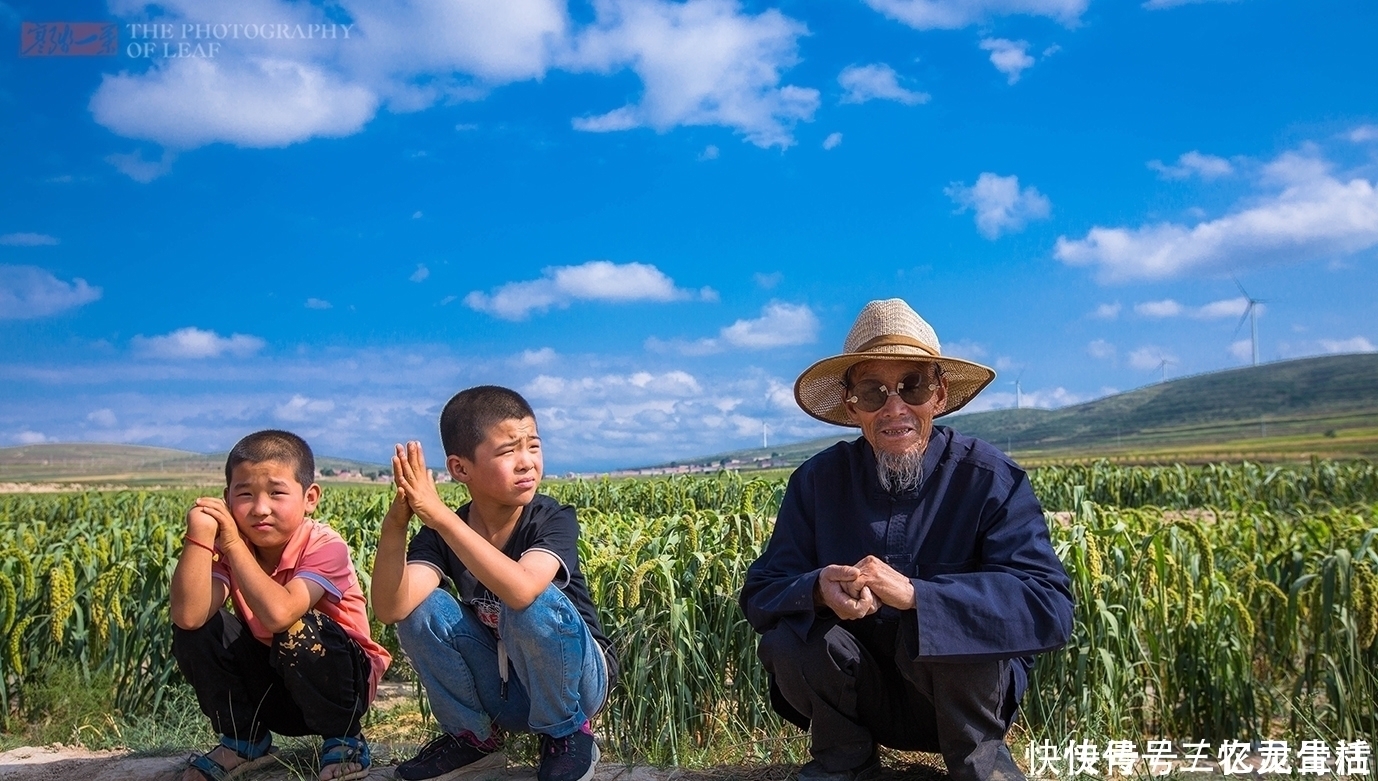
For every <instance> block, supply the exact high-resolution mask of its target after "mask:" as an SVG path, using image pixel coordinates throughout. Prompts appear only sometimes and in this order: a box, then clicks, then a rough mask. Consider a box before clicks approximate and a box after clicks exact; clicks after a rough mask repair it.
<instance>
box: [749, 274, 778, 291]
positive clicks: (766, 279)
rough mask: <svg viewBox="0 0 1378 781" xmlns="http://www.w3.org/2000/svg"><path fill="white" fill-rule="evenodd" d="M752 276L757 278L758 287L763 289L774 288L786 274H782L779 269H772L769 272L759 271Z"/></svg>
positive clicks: (754, 278)
mask: <svg viewBox="0 0 1378 781" xmlns="http://www.w3.org/2000/svg"><path fill="white" fill-rule="evenodd" d="M751 278H752V279H753V280H755V282H756V286H757V287H760V288H762V289H763V290H770V289H772V288H774V287H775V286H776V285H778V284H780V280H782V279H784V278H785V275H784V274H781V273H780V272H778V271H772V272H771V273H769V274H763V273H760V272H757V273H755V274H752V275H751Z"/></svg>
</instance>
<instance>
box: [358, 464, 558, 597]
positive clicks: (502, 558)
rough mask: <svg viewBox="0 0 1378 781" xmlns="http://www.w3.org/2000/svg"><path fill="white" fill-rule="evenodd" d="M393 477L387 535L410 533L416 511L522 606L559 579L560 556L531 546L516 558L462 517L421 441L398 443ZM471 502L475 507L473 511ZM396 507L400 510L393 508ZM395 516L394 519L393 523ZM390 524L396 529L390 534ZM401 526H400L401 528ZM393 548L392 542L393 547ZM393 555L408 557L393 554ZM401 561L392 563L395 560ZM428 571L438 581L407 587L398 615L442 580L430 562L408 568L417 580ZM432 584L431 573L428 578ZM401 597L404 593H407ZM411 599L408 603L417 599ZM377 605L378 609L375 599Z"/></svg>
mask: <svg viewBox="0 0 1378 781" xmlns="http://www.w3.org/2000/svg"><path fill="white" fill-rule="evenodd" d="M392 471H393V478H394V480H395V481H396V482H397V487H398V496H397V498H395V499H394V501H393V509H390V510H389V512H388V519H385V520H384V529H383V535H382V536H383V537H389V536H391V537H393V538H399V537H400V538H401V539H402V540H403V541H404V540H405V537H406V522H407V521H408V520H410V514H411V513H413V512H414V513H415V514H416V516H417V517H418V518H420V519H421V522H422V523H424V524H425V525H427V526H429V527H430V528H432V529H435V530H436V532H438V533H439V534H440V537H441V539H443V540H444V541H445V543H446V544H447V545H449V546H450V549H451V550H453V551H454V552H455V555H456V556H458V557H459V560H460V561H461V562H463V563H464V566H465V567H466V568H467V569H468V570H469V571H470V572H472V573H473V574H474V577H475V578H477V579H478V581H479V582H480V583H482V584H483V585H484V586H486V587H488V589H489V590H490V591H492V592H493V594H494V595H496V596H497V598H498V599H500V600H502V602H503V604H504V605H507V606H508V607H511V608H515V609H517V610H521V609H524V608H526V607H527V606H528V605H530V604H531V603H532V602H534V601H536V597H538V596H540V595H541V592H543V591H545V589H546V587H547V586H549V585H550V584H551V582H552V581H554V580H555V576H556V575H557V574H559V571H560V566H561V564H560V560H559V559H558V558H556V557H555V556H554V555H552V554H549V553H547V552H545V551H541V550H532V551H528V552H527V553H525V554H523V555H522V557H521V559H519V560H517V561H513V560H512V559H510V558H508V557H507V554H505V553H503V552H502V551H501V550H499V549H498V548H496V547H494V546H493V544H492V543H490V542H489V541H488V540H487V539H485V538H484V537H483V536H482V535H481V534H479V533H478V532H476V531H474V530H473V529H472V528H470V527H469V525H468V524H466V523H465V522H464V521H463V519H461V518H460V517H459V515H457V514H456V513H455V512H454V510H451V509H450V508H449V506H448V505H446V504H445V500H443V499H441V498H440V493H439V492H438V491H437V490H436V488H435V479H434V478H433V477H432V476H431V473H430V470H428V469H426V457H425V455H424V453H423V452H422V450H421V443H420V442H408V443H407V445H406V447H405V448H404V447H403V446H401V445H398V446H397V452H396V454H395V455H394V456H393V458H392ZM403 502H405V504H406V506H407V508H408V510H407V511H405V512H403V511H401V509H400V504H401V503H403ZM474 506H475V505H471V509H470V512H471V513H473V512H474ZM394 510H396V511H397V512H396V513H394ZM390 521H391V523H390ZM389 527H391V529H392V530H393V534H392V535H389V534H388V532H389ZM399 527H400V531H399ZM378 547H379V551H378V560H379V563H380V565H382V563H383V562H382V560H383V549H384V545H383V539H382V538H381V537H380V540H379V545H378ZM388 547H389V548H391V547H392V546H391V545H390V546H388ZM393 558H395V559H397V558H403V556H397V555H396V554H394V556H393ZM395 563H396V562H392V564H393V565H395ZM418 570H424V571H427V572H429V573H430V577H433V578H434V579H435V580H434V583H433V584H431V585H430V587H429V588H427V589H425V590H424V592H422V593H420V594H419V598H418V594H417V592H418V591H420V589H417V588H415V587H413V588H410V589H408V592H407V593H406V599H405V600H401V601H399V602H398V603H397V604H396V607H398V608H401V607H404V606H405V608H406V609H405V610H402V611H401V614H400V615H396V620H401V619H402V618H405V617H406V616H407V615H408V614H409V613H410V612H411V610H412V609H414V608H415V607H416V605H419V604H420V603H421V601H422V600H424V599H425V598H426V595H427V594H429V593H430V590H431V589H434V588H435V586H436V585H439V583H440V578H439V575H438V574H437V573H435V571H434V570H432V569H430V568H429V567H426V566H425V565H412V566H407V567H406V574H407V576H408V577H409V579H415V576H416V575H419V574H420V573H419V572H418ZM377 581H378V573H377V571H375V573H374V587H375V589H376V588H377V585H378V584H377ZM425 582H426V583H428V584H429V583H431V582H430V580H429V578H427V580H426V581H425ZM396 596H398V597H402V593H397V594H396ZM413 599H415V602H414V603H412V604H406V603H410V602H412V600H413ZM374 609H375V610H379V609H380V608H379V606H378V604H377V601H376V600H375V604H374Z"/></svg>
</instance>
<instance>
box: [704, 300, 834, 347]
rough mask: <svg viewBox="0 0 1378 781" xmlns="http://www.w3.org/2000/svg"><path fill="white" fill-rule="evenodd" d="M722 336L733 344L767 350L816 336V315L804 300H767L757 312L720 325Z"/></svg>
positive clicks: (810, 340) (814, 338)
mask: <svg viewBox="0 0 1378 781" xmlns="http://www.w3.org/2000/svg"><path fill="white" fill-rule="evenodd" d="M720 336H721V338H722V340H723V341H724V342H727V343H728V344H730V345H732V346H733V347H741V348H745V349H748V350H769V349H773V348H776V347H788V346H790V345H796V344H810V343H812V342H813V341H815V340H816V339H817V338H818V318H817V317H816V316H815V315H814V313H813V310H812V309H809V307H808V305H807V304H785V303H779V302H775V303H770V304H767V305H766V306H765V308H764V309H762V310H761V316H760V317H757V318H753V319H750V320H738V321H737V322H735V323H733V324H732V325H729V326H727V327H726V328H724V329H722V332H721V334H720Z"/></svg>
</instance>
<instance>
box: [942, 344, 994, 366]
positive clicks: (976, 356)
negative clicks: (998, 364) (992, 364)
mask: <svg viewBox="0 0 1378 781" xmlns="http://www.w3.org/2000/svg"><path fill="white" fill-rule="evenodd" d="M943 355H951V356H953V357H956V358H966V359H967V360H969V361H976V360H980V359H982V358H984V357H986V355H987V351H986V348H985V346H984V345H981V344H978V343H976V342H973V341H971V340H970V339H960V340H958V341H955V342H948V343H947V345H946V346H944V348H943Z"/></svg>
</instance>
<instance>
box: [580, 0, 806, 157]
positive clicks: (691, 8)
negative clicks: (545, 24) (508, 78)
mask: <svg viewBox="0 0 1378 781" xmlns="http://www.w3.org/2000/svg"><path fill="white" fill-rule="evenodd" d="M594 9H595V16H596V20H595V22H594V24H593V25H591V26H590V27H588V28H586V29H584V30H582V31H580V32H579V33H578V34H577V35H576V36H574V39H573V41H572V44H571V50H570V53H569V55H568V56H567V57H566V58H565V60H564V62H565V63H566V65H567V67H569V68H571V69H573V70H590V71H595V72H600V73H613V72H617V71H620V70H622V69H624V68H630V69H631V70H632V71H634V72H635V73H636V74H637V75H638V76H639V77H640V78H641V81H642V84H643V86H644V90H643V92H642V95H641V100H640V102H638V103H632V104H628V105H626V106H622V107H619V108H616V109H613V110H611V111H609V112H607V113H604V114H599V115H594V116H585V117H580V118H577V119H575V120H574V127H575V129H577V130H584V131H588V132H595V133H607V132H613V131H619V130H630V129H632V128H638V127H649V128H652V129H654V130H656V131H659V132H664V131H666V130H669V129H670V128H672V127H675V126H678V125H722V126H725V127H730V128H732V129H734V130H736V131H737V132H739V133H741V134H742V135H743V136H745V138H746V139H747V140H748V141H750V142H751V143H753V144H755V145H757V146H760V147H772V146H778V147H781V148H787V147H789V146H791V145H793V144H794V136H793V128H794V126H795V124H796V123H798V122H800V121H808V120H811V119H812V118H813V115H814V112H815V111H816V110H817V109H818V103H819V98H818V90H815V89H809V88H804V87H797V86H794V85H788V84H786V85H782V84H781V83H780V82H781V72H782V71H784V70H786V69H788V68H790V67H791V66H793V65H794V64H795V63H796V62H798V61H799V52H798V49H799V44H798V41H799V38H800V37H801V36H803V35H804V34H806V32H807V28H805V26H804V25H803V23H801V22H798V21H796V20H794V19H791V18H789V17H787V16H785V15H784V14H782V13H780V12H779V11H778V10H776V9H773V8H772V9H768V10H765V11H763V12H761V13H760V14H756V15H752V14H749V13H746V12H744V11H743V10H742V8H741V6H740V5H739V3H737V2H736V1H735V0H688V2H683V3H681V2H672V1H671V0H596V2H595V3H594Z"/></svg>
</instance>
